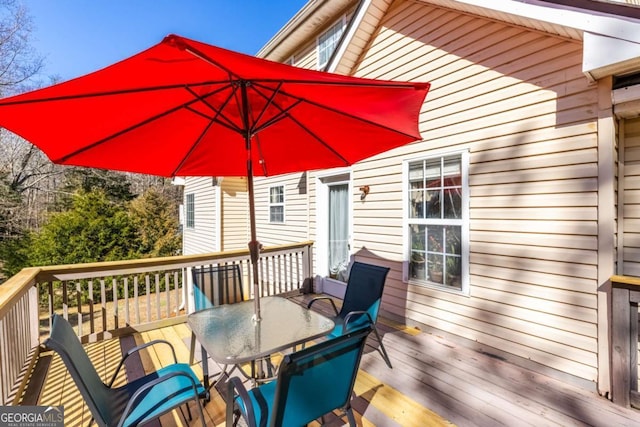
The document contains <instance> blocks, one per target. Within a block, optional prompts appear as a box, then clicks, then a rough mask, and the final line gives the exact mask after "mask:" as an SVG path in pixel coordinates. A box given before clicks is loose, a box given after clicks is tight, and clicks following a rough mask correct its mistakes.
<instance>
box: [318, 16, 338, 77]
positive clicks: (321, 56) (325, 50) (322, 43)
mask: <svg viewBox="0 0 640 427" xmlns="http://www.w3.org/2000/svg"><path fill="white" fill-rule="evenodd" d="M342 30H343V26H342V20H340V21H339V22H338V23H336V24H335V25H334V26H333V27H331V28H329V29H328V30H327V31H326V32H325V33H324V34H322V35H321V36H320V37H319V38H318V66H319V67H323V66H324V65H326V64H327V62H329V58H330V57H331V55H332V54H333V51H334V50H335V48H336V46H337V44H338V42H339V41H340V37H341V36H342Z"/></svg>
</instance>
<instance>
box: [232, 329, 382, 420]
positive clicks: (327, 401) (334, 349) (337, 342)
mask: <svg viewBox="0 0 640 427" xmlns="http://www.w3.org/2000/svg"><path fill="white" fill-rule="evenodd" d="M372 330H373V329H372V325H369V326H367V327H359V328H358V329H356V330H355V331H352V332H348V333H346V334H344V335H341V336H339V337H336V338H332V339H330V340H327V341H322V342H320V343H319V344H316V345H314V346H311V347H308V348H306V349H303V350H300V351H297V352H295V353H291V354H288V355H286V356H285V357H284V359H283V361H282V362H281V364H280V369H279V371H278V376H277V378H276V380H275V381H272V382H270V383H266V384H263V385H260V386H258V387H256V388H252V389H251V390H249V391H247V390H246V388H245V387H244V384H243V383H242V381H241V380H240V378H238V377H232V378H230V379H229V381H228V382H227V391H228V392H227V396H228V399H229V400H228V402H230V403H227V424H226V425H228V426H229V425H232V424H233V426H235V425H236V423H237V422H238V419H239V418H240V416H242V417H243V418H244V419H245V420H246V422H247V424H248V426H249V427H257V426H261V427H262V426H302V425H306V424H307V423H309V422H311V421H313V420H315V419H318V418H320V417H322V416H324V415H326V414H328V413H329V412H332V411H333V410H335V409H342V410H343V411H344V412H345V413H346V415H347V419H348V420H349V425H350V426H352V427H355V426H356V422H355V419H354V416H353V410H352V409H351V395H352V393H353V386H354V384H355V381H356V375H357V373H358V367H359V365H360V359H361V357H362V352H363V349H364V344H365V341H366V339H367V336H368V335H369V333H370V332H371V331H372ZM231 402H232V403H231ZM234 415H235V416H234ZM234 418H235V419H234Z"/></svg>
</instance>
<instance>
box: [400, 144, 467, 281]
mask: <svg viewBox="0 0 640 427" xmlns="http://www.w3.org/2000/svg"><path fill="white" fill-rule="evenodd" d="M467 157H468V156H467V154H466V153H464V154H463V153H459V154H451V155H446V156H442V157H435V158H428V159H422V160H417V161H410V162H408V170H407V173H408V186H407V190H406V191H407V193H408V194H407V195H408V197H407V200H408V215H407V218H406V222H407V227H408V230H407V231H408V232H407V234H406V235H407V237H408V245H409V251H408V252H409V271H408V273H409V280H410V281H412V282H416V283H424V284H430V285H436V286H439V287H444V288H446V289H455V290H461V291H462V290H465V288H466V286H465V284H464V282H465V279H464V278H465V277H466V276H467V274H466V271H467V269H468V266H467V264H468V263H467V260H466V254H467V253H468V249H467V242H466V236H467V235H468V215H469V214H468V209H467V208H466V206H467V202H466V200H467V192H468V185H467V179H466V159H467Z"/></svg>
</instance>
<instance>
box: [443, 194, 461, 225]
mask: <svg viewBox="0 0 640 427" xmlns="http://www.w3.org/2000/svg"><path fill="white" fill-rule="evenodd" d="M461 192H462V190H461V189H460V188H450V189H446V190H444V195H445V196H444V217H445V218H454V219H460V218H462V194H461Z"/></svg>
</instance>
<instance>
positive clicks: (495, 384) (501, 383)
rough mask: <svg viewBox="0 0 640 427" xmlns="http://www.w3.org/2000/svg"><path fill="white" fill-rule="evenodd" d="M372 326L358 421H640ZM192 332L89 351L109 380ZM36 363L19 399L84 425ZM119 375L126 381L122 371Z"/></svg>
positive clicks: (79, 408) (214, 403)
mask: <svg viewBox="0 0 640 427" xmlns="http://www.w3.org/2000/svg"><path fill="white" fill-rule="evenodd" d="M310 298H311V296H300V297H296V298H295V300H296V301H298V302H299V303H301V304H304V303H305V301H307V300H308V299H310ZM338 302H339V301H338ZM314 309H315V310H318V311H320V312H323V313H325V314H329V313H330V311H329V310H330V307H329V305H328V304H326V303H319V304H314ZM378 329H379V331H380V333H381V336H382V339H383V341H384V343H385V347H386V349H387V352H388V353H389V356H390V358H391V361H392V363H393V366H394V368H393V369H389V368H388V367H387V366H386V365H385V363H384V361H383V359H382V357H381V356H380V354H379V353H378V351H377V343H376V342H375V337H374V336H371V337H370V338H369V343H368V344H369V345H368V346H367V349H366V352H365V355H364V356H363V359H362V362H361V365H360V372H359V374H358V378H357V382H356V386H355V395H356V397H355V398H354V400H353V407H354V410H355V412H356V419H357V422H358V425H362V426H438V425H442V426H444V425H451V424H455V425H457V426H491V427H493V426H500V425H503V426H543V425H549V426H582V425H585V426H586V425H590V426H607V427H610V426H640V411H635V410H632V409H625V408H622V407H620V406H616V405H614V404H612V403H611V402H609V401H608V400H607V399H605V398H603V397H600V396H598V395H597V394H596V393H594V392H589V391H586V390H583V389H581V388H578V387H576V386H573V385H569V384H566V383H563V382H561V381H558V380H556V379H553V378H550V377H547V376H544V375H541V374H538V373H535V372H533V371H530V370H527V369H523V368H521V367H518V366H515V365H513V364H511V363H508V362H506V361H504V360H501V359H500V358H498V357H495V356H493V355H491V354H488V353H482V352H478V351H475V350H472V349H470V348H467V347H465V346H463V345H461V344H459V343H454V342H451V341H449V340H447V339H445V338H442V337H438V336H436V335H432V334H428V333H424V332H421V331H420V330H418V329H415V328H408V327H405V326H404V325H400V324H397V323H394V322H392V321H389V320H387V319H384V318H381V319H379V321H378ZM190 334H191V332H190V330H189V328H188V326H187V325H186V324H178V325H175V326H171V327H165V328H162V329H156V330H152V331H149V332H142V333H137V334H135V335H133V336H131V337H125V338H120V339H114V340H108V341H102V342H99V343H95V344H90V345H87V346H86V348H87V351H88V352H89V354H90V356H91V359H92V361H93V362H94V364H95V365H96V368H97V369H98V370H99V372H101V374H102V375H103V378H105V379H106V378H108V377H109V375H110V374H111V373H112V372H113V371H114V370H115V367H116V365H117V363H118V361H119V360H120V357H121V354H122V352H123V351H126V349H127V348H130V347H131V346H133V345H135V344H139V343H141V342H146V341H150V340H153V339H158V338H163V339H166V340H168V341H170V342H171V343H173V344H174V346H175V347H176V352H177V355H178V359H179V360H180V361H186V360H188V358H189V349H188V344H189V339H190ZM166 356H168V355H166V354H162V353H161V352H155V351H153V350H151V351H146V352H142V357H141V358H140V359H139V360H138V361H137V363H136V364H132V365H130V366H127V371H126V372H127V375H133V376H135V375H137V374H139V373H140V372H141V370H142V369H144V370H150V369H153V367H154V366H158V365H162V364H166V363H168V362H169V360H167V358H166ZM41 362H42V363H41V367H40V368H39V369H40V370H41V371H42V372H43V373H44V372H45V371H46V379H44V380H43V381H42V383H41V384H42V387H41V388H40V387H39V385H40V384H39V383H38V381H37V380H34V381H33V382H34V384H32V386H30V393H28V394H27V400H26V401H25V402H23V404H36V402H37V404H39V405H64V407H65V424H66V425H69V426H77V425H87V424H88V423H89V421H90V419H91V417H90V414H89V413H88V411H87V409H86V406H85V405H84V403H83V402H82V399H81V398H80V395H79V394H78V393H77V390H76V389H75V385H74V384H73V382H72V381H71V379H70V377H69V375H68V374H67V373H66V371H65V369H64V367H63V366H62V363H61V361H60V360H59V358H57V356H53V357H51V356H46V355H45V357H43V358H42V361H41ZM194 370H195V371H196V374H198V375H200V376H202V369H201V366H200V364H196V365H194ZM43 376H44V375H43ZM34 377H37V375H34ZM119 381H125V377H124V375H123V376H122V377H121V378H120V379H119ZM37 396H39V397H38V398H37V399H38V400H35V399H36V397H37ZM29 400H30V401H29ZM204 409H205V418H206V420H205V421H206V424H207V425H214V426H224V413H225V405H224V400H223V399H222V397H220V395H219V394H217V393H215V392H214V393H213V395H212V399H211V401H210V402H209V403H207V404H206V405H205V407H204ZM192 413H194V414H195V412H193V411H192ZM325 421H328V423H327V425H330V426H340V425H344V424H345V422H346V417H345V418H343V419H341V418H339V417H338V416H334V417H333V419H327V420H325ZM156 425H158V424H156ZM160 425H162V426H185V425H200V423H199V421H198V420H194V421H192V422H190V423H189V422H187V421H186V420H185V418H184V417H183V415H182V414H180V412H178V411H174V412H173V413H170V414H167V415H165V416H164V417H162V418H161V420H160Z"/></svg>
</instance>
